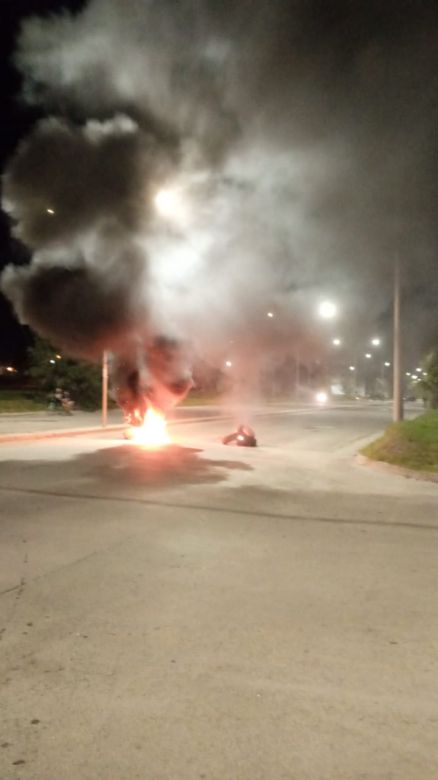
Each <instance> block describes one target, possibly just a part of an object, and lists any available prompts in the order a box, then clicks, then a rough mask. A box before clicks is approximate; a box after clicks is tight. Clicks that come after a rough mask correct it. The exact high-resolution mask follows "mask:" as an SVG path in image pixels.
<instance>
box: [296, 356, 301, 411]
mask: <svg viewBox="0 0 438 780" xmlns="http://www.w3.org/2000/svg"><path fill="white" fill-rule="evenodd" d="M300 373H301V372H300V350H299V348H298V347H296V348H295V399H296V400H297V399H298V397H299V392H300V381H301V377H300Z"/></svg>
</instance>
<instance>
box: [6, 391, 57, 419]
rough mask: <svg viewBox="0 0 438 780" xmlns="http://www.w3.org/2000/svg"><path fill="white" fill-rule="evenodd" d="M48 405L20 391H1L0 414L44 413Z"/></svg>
mask: <svg viewBox="0 0 438 780" xmlns="http://www.w3.org/2000/svg"><path fill="white" fill-rule="evenodd" d="M44 409H47V403H44V401H43V400H41V399H37V398H34V397H33V396H32V395H31V394H29V393H26V392H21V391H19V390H0V414H2V413H3V414H14V413H18V414H19V413H20V412H42V411H44Z"/></svg>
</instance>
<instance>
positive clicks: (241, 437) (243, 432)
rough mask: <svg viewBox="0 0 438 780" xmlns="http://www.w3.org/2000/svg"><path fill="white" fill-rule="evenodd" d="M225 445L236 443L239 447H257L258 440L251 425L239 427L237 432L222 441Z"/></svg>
mask: <svg viewBox="0 0 438 780" xmlns="http://www.w3.org/2000/svg"><path fill="white" fill-rule="evenodd" d="M222 442H223V444H232V443H234V442H235V443H236V444H237V446H238V447H257V439H256V437H255V435H254V431H253V430H252V428H250V427H249V425H239V427H238V429H237V431H234V433H229V434H228V435H227V436H224V438H223V439H222Z"/></svg>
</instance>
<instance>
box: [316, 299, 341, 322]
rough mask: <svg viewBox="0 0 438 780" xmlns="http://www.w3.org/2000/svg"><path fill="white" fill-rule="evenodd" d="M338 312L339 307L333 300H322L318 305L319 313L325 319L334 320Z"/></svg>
mask: <svg viewBox="0 0 438 780" xmlns="http://www.w3.org/2000/svg"><path fill="white" fill-rule="evenodd" d="M337 313H338V307H337V306H336V304H335V303H333V302H332V301H321V303H320V304H319V306H318V314H319V316H320V317H322V318H323V320H332V319H333V317H336V315H337Z"/></svg>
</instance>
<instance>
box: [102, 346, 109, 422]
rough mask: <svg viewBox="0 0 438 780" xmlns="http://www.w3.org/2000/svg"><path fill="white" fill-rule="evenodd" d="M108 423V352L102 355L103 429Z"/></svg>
mask: <svg viewBox="0 0 438 780" xmlns="http://www.w3.org/2000/svg"><path fill="white" fill-rule="evenodd" d="M107 422H108V352H107V351H106V349H105V350H104V352H103V353H102V428H106V425H107Z"/></svg>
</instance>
